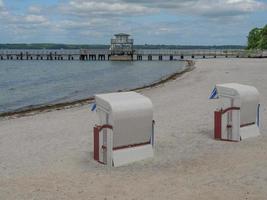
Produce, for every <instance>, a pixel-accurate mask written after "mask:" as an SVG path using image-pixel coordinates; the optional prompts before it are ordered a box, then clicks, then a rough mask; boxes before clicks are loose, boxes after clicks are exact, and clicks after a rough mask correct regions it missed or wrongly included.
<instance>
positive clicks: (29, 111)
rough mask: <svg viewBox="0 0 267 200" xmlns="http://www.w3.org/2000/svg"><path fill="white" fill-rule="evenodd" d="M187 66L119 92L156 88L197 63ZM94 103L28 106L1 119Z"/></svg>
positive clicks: (86, 100) (91, 98)
mask: <svg viewBox="0 0 267 200" xmlns="http://www.w3.org/2000/svg"><path fill="white" fill-rule="evenodd" d="M182 61H184V62H185V63H186V64H185V66H184V68H183V69H182V71H180V70H179V71H178V72H175V73H173V74H171V75H169V76H166V77H163V78H162V79H160V80H158V81H156V82H152V83H151V84H148V85H144V86H141V87H138V88H134V89H129V90H118V91H117V92H123V91H138V90H142V89H146V88H152V87H156V86H158V85H160V84H163V83H165V82H167V81H170V80H173V79H176V78H177V77H179V76H181V75H182V74H184V73H186V72H189V71H191V70H193V69H194V65H195V61H193V60H182ZM93 101H94V97H88V98H85V99H80V100H75V101H67V102H63V103H55V104H47V105H36V106H28V107H24V108H21V109H17V110H14V111H10V112H2V113H0V119H1V118H4V117H20V116H27V115H33V114H36V113H40V112H49V111H53V110H61V109H66V108H72V107H76V106H81V105H84V104H89V103H92V102H93Z"/></svg>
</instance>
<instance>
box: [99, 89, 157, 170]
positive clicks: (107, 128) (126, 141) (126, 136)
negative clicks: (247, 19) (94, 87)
mask: <svg viewBox="0 0 267 200" xmlns="http://www.w3.org/2000/svg"><path fill="white" fill-rule="evenodd" d="M95 108H96V112H97V115H98V119H99V121H98V124H97V125H96V126H95V127H94V160H96V161H98V162H99V163H102V164H106V165H108V166H115V167H117V166H121V165H126V164H128V163H131V162H135V161H140V160H143V159H146V158H151V157H153V146H154V121H153V106H152V103H151V101H150V99H149V98H147V97H145V96H143V95H141V94H138V93H136V92H120V93H109V94H98V95H95Z"/></svg>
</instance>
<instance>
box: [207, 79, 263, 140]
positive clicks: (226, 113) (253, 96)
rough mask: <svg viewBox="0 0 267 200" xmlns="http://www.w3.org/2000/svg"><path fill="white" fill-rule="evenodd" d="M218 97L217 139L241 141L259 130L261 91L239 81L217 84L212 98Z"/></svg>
mask: <svg viewBox="0 0 267 200" xmlns="http://www.w3.org/2000/svg"><path fill="white" fill-rule="evenodd" d="M214 98H218V99H219V100H218V107H217V109H216V111H215V112H214V137H215V139H221V140H229V141H240V140H242V139H245V138H249V137H255V136H258V135H259V134H260V131H259V108H260V104H259V92H258V90H257V89H256V88H255V87H252V86H249V85H241V84H238V83H226V84H217V85H216V86H215V88H214V90H213V91H212V94H211V96H210V99H214Z"/></svg>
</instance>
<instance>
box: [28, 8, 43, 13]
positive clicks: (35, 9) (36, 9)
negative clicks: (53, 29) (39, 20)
mask: <svg viewBox="0 0 267 200" xmlns="http://www.w3.org/2000/svg"><path fill="white" fill-rule="evenodd" d="M41 11H42V9H41V7H39V6H30V7H29V8H28V12H29V13H31V14H40V13H41Z"/></svg>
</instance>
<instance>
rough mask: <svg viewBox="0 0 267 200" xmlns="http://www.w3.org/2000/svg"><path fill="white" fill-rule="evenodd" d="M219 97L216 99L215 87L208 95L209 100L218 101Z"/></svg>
mask: <svg viewBox="0 0 267 200" xmlns="http://www.w3.org/2000/svg"><path fill="white" fill-rule="evenodd" d="M218 98H219V97H218V92H217V88H216V87H215V88H214V89H213V90H212V92H211V94H210V96H209V99H218Z"/></svg>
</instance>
